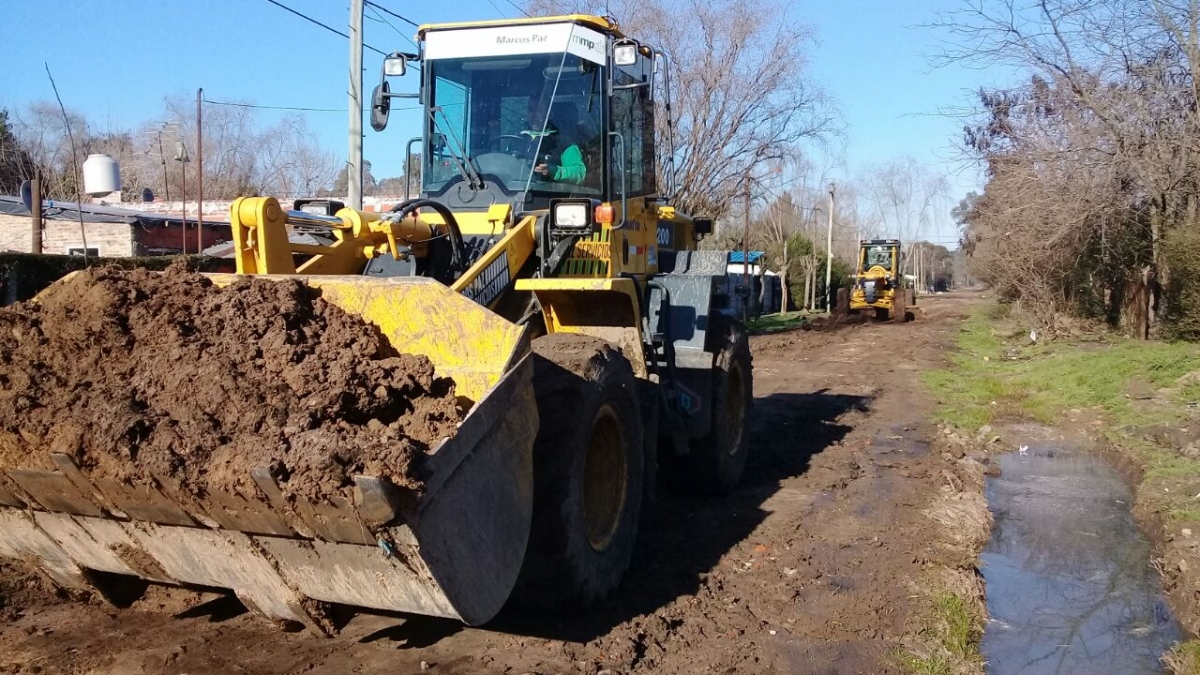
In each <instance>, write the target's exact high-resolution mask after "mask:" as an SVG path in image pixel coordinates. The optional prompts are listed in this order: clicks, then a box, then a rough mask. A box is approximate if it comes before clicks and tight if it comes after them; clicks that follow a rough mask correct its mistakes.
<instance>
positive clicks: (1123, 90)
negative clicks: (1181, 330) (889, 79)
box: [940, 0, 1200, 336]
mask: <svg viewBox="0 0 1200 675" xmlns="http://www.w3.org/2000/svg"><path fill="white" fill-rule="evenodd" d="M940 26H941V27H942V28H943V29H944V30H945V31H946V34H947V35H948V36H950V39H951V41H952V45H951V47H950V48H949V49H948V50H947V53H946V54H945V55H944V59H945V60H947V61H954V60H970V61H975V62H982V63H1002V64H1005V65H1008V66H1012V67H1015V68H1017V69H1019V70H1021V71H1023V72H1025V73H1028V74H1029V78H1028V81H1027V84H1025V85H1023V86H1020V87H1017V88H1014V89H1012V90H1009V91H998V92H982V93H981V96H980V103H981V106H980V107H981V115H980V118H979V119H978V121H977V122H976V123H975V124H974V125H972V126H971V127H970V128H969V129H968V133H967V135H966V145H967V147H968V148H969V149H970V150H972V151H973V152H975V153H976V156H978V157H979V158H980V159H981V160H982V161H984V162H985V163H986V165H987V167H988V170H989V178H990V179H989V183H988V189H987V190H986V191H985V194H984V195H983V197H981V199H980V200H979V202H978V203H977V205H976V209H975V211H976V215H975V217H974V218H973V219H972V224H971V232H970V233H969V236H968V240H969V241H968V243H972V244H975V245H976V249H977V250H978V251H979V253H980V254H981V255H983V256H985V258H984V259H985V260H987V261H988V264H989V269H988V270H985V274H991V276H992V277H993V278H994V279H1004V280H1006V281H1011V282H1013V283H1011V284H1010V288H1009V291H1010V293H1012V294H1014V296H1015V297H1017V298H1018V299H1026V300H1031V301H1036V303H1037V304H1039V305H1041V306H1042V314H1043V317H1045V316H1048V315H1051V314H1053V311H1054V310H1055V309H1056V308H1064V307H1070V308H1072V309H1074V310H1076V311H1081V312H1084V313H1096V312H1098V311H1101V312H1104V313H1105V314H1107V316H1108V318H1109V319H1110V321H1113V322H1114V323H1116V322H1117V321H1119V320H1121V316H1122V314H1124V315H1126V317H1125V321H1126V322H1127V324H1129V325H1132V326H1133V327H1134V332H1135V333H1137V334H1139V335H1141V336H1146V335H1149V334H1151V333H1152V332H1153V330H1154V324H1155V322H1156V321H1157V320H1158V319H1160V318H1163V317H1166V316H1167V315H1169V314H1171V312H1172V311H1183V308H1179V307H1176V308H1175V309H1172V307H1171V305H1170V302H1166V303H1164V302H1160V300H1161V299H1162V298H1161V294H1162V291H1163V289H1165V288H1169V287H1170V286H1171V285H1172V279H1171V270H1170V268H1169V266H1168V265H1167V264H1166V257H1165V249H1164V245H1165V244H1169V242H1170V239H1171V237H1172V236H1173V235H1174V234H1175V233H1181V232H1186V231H1189V230H1190V229H1191V228H1193V227H1194V225H1195V220H1196V211H1197V208H1198V207H1197V194H1198V192H1200V190H1198V185H1200V180H1198V179H1197V175H1198V173H1200V171H1198V166H1200V163H1198V162H1197V148H1198V145H1200V108H1198V106H1197V99H1198V96H1197V88H1198V86H1200V84H1198V83H1200V79H1198V77H1197V76H1198V75H1200V43H1198V42H1197V34H1198V30H1197V27H1198V26H1200V3H1196V2H1193V1H1191V0H1187V1H1186V2H1185V1H1184V0H975V1H974V2H970V3H964V4H963V6H962V9H960V10H959V11H957V12H952V13H950V14H947V15H946V16H944V17H942V20H941V22H940ZM1031 204H1038V205H1040V206H1045V207H1050V209H1051V210H1050V211H1045V210H1037V211H1035V210H1034V209H1032V208H1031V206H1030V205H1031ZM1055 207H1058V208H1055ZM1047 213H1057V214H1059V215H1060V216H1061V217H1059V218H1054V219H1051V220H1049V221H1047V219H1046V218H1045V215H1046V214H1047ZM1017 226H1020V227H1017ZM1018 236H1023V237H1024V239H1023V240H1020V241H1018ZM1039 237H1041V238H1042V240H1041V242H1038V241H1037V238H1039ZM991 238H999V239H1000V240H998V241H989V239H991ZM1035 252H1036V253H1038V254H1039V255H1036V256H1033V257H1035V258H1038V259H1040V260H1042V261H1043V262H1053V263H1055V264H1049V265H1043V266H1041V267H1039V268H1037V269H1033V270H1027V269H1023V268H1024V267H1025V266H1026V264H1027V261H1028V259H1029V256H1030V255H1031V253H1035ZM1021 255H1024V256H1026V258H1025V260H1023V261H1022V260H1015V259H1013V258H1015V257H1017V256H1021ZM1080 261H1084V262H1083V264H1079V263H1080ZM1022 272H1028V273H1032V275H1033V276H1032V277H1029V278H1025V279H1019V278H1017V277H1012V276H1010V275H1013V274H1020V273H1022ZM1193 276H1195V275H1185V278H1190V277H1193ZM1018 281H1019V282H1020V283H1017V282H1018ZM1035 296H1037V299H1036V300H1035ZM1168 300H1169V298H1168Z"/></svg>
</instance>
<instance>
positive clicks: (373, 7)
mask: <svg viewBox="0 0 1200 675" xmlns="http://www.w3.org/2000/svg"><path fill="white" fill-rule="evenodd" d="M367 4H368V5H370V7H369V9H370V10H371V11H372V12H374V14H375V17H368V18H375V19H376V20H377V21H380V22H382V23H385V24H387V27H388V28H391V29H392V30H393V31H395V32H396V35H399V36H400V37H402V38H404V39H405V40H407V41H408V43H409V44H410V45H412V46H414V47H416V46H417V43H416V42H413V39H412V38H410V37H408V36H407V35H405V34H404V33H401V32H400V29H399V28H396V27H395V26H394V25H392V22H391V21H388V20H387V19H385V18H383V16H382V15H380V13H379V10H378V9H376V7H375V5H371V4H370V3H367ZM417 49H418V50H419V49H420V47H417Z"/></svg>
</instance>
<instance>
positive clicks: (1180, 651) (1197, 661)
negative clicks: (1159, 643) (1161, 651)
mask: <svg viewBox="0 0 1200 675" xmlns="http://www.w3.org/2000/svg"><path fill="white" fill-rule="evenodd" d="M1163 663H1165V664H1166V666H1167V669H1168V670H1170V671H1171V673H1172V674H1173V675H1197V674H1198V673H1200V640H1188V641H1187V642H1181V643H1179V644H1177V645H1175V646H1174V647H1172V648H1171V651H1169V652H1167V655H1166V656H1164V657H1163Z"/></svg>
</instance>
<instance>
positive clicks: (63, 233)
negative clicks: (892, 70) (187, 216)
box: [0, 214, 195, 258]
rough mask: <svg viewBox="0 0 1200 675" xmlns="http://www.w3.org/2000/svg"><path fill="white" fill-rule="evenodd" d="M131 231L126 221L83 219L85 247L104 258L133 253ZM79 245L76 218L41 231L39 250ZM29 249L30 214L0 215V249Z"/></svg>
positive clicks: (59, 250) (55, 222) (50, 222)
mask: <svg viewBox="0 0 1200 675" xmlns="http://www.w3.org/2000/svg"><path fill="white" fill-rule="evenodd" d="M130 230H131V227H130V226H129V225H127V224H125V223H89V222H86V221H85V222H84V231H85V232H86V233H87V245H88V248H94V249H99V251H100V255H102V256H106V257H112V258H120V257H126V256H130V255H134V254H135V251H134V250H133V235H132V232H131V231H130ZM193 236H195V235H193ZM82 245H83V242H82V241H81V238H80V236H79V222H78V221H73V220H47V221H46V227H45V229H44V230H43V232H42V253H56V254H66V253H68V252H69V251H68V249H70V248H74V247H81V246H82ZM177 245H178V244H177ZM32 250H33V227H32V225H31V223H30V218H29V216H13V215H7V214H0V251H20V252H22V253H30V252H32Z"/></svg>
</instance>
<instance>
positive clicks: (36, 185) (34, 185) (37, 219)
mask: <svg viewBox="0 0 1200 675" xmlns="http://www.w3.org/2000/svg"><path fill="white" fill-rule="evenodd" d="M29 186H30V189H29V193H30V196H31V197H33V199H31V200H30V202H29V212H30V213H31V214H33V241H32V242H31V243H32V244H33V247H32V248H31V250H32V251H33V252H34V253H41V252H42V179H41V178H39V177H38V175H37V172H36V171H35V172H34V174H33V179H32V180H31V181H29Z"/></svg>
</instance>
